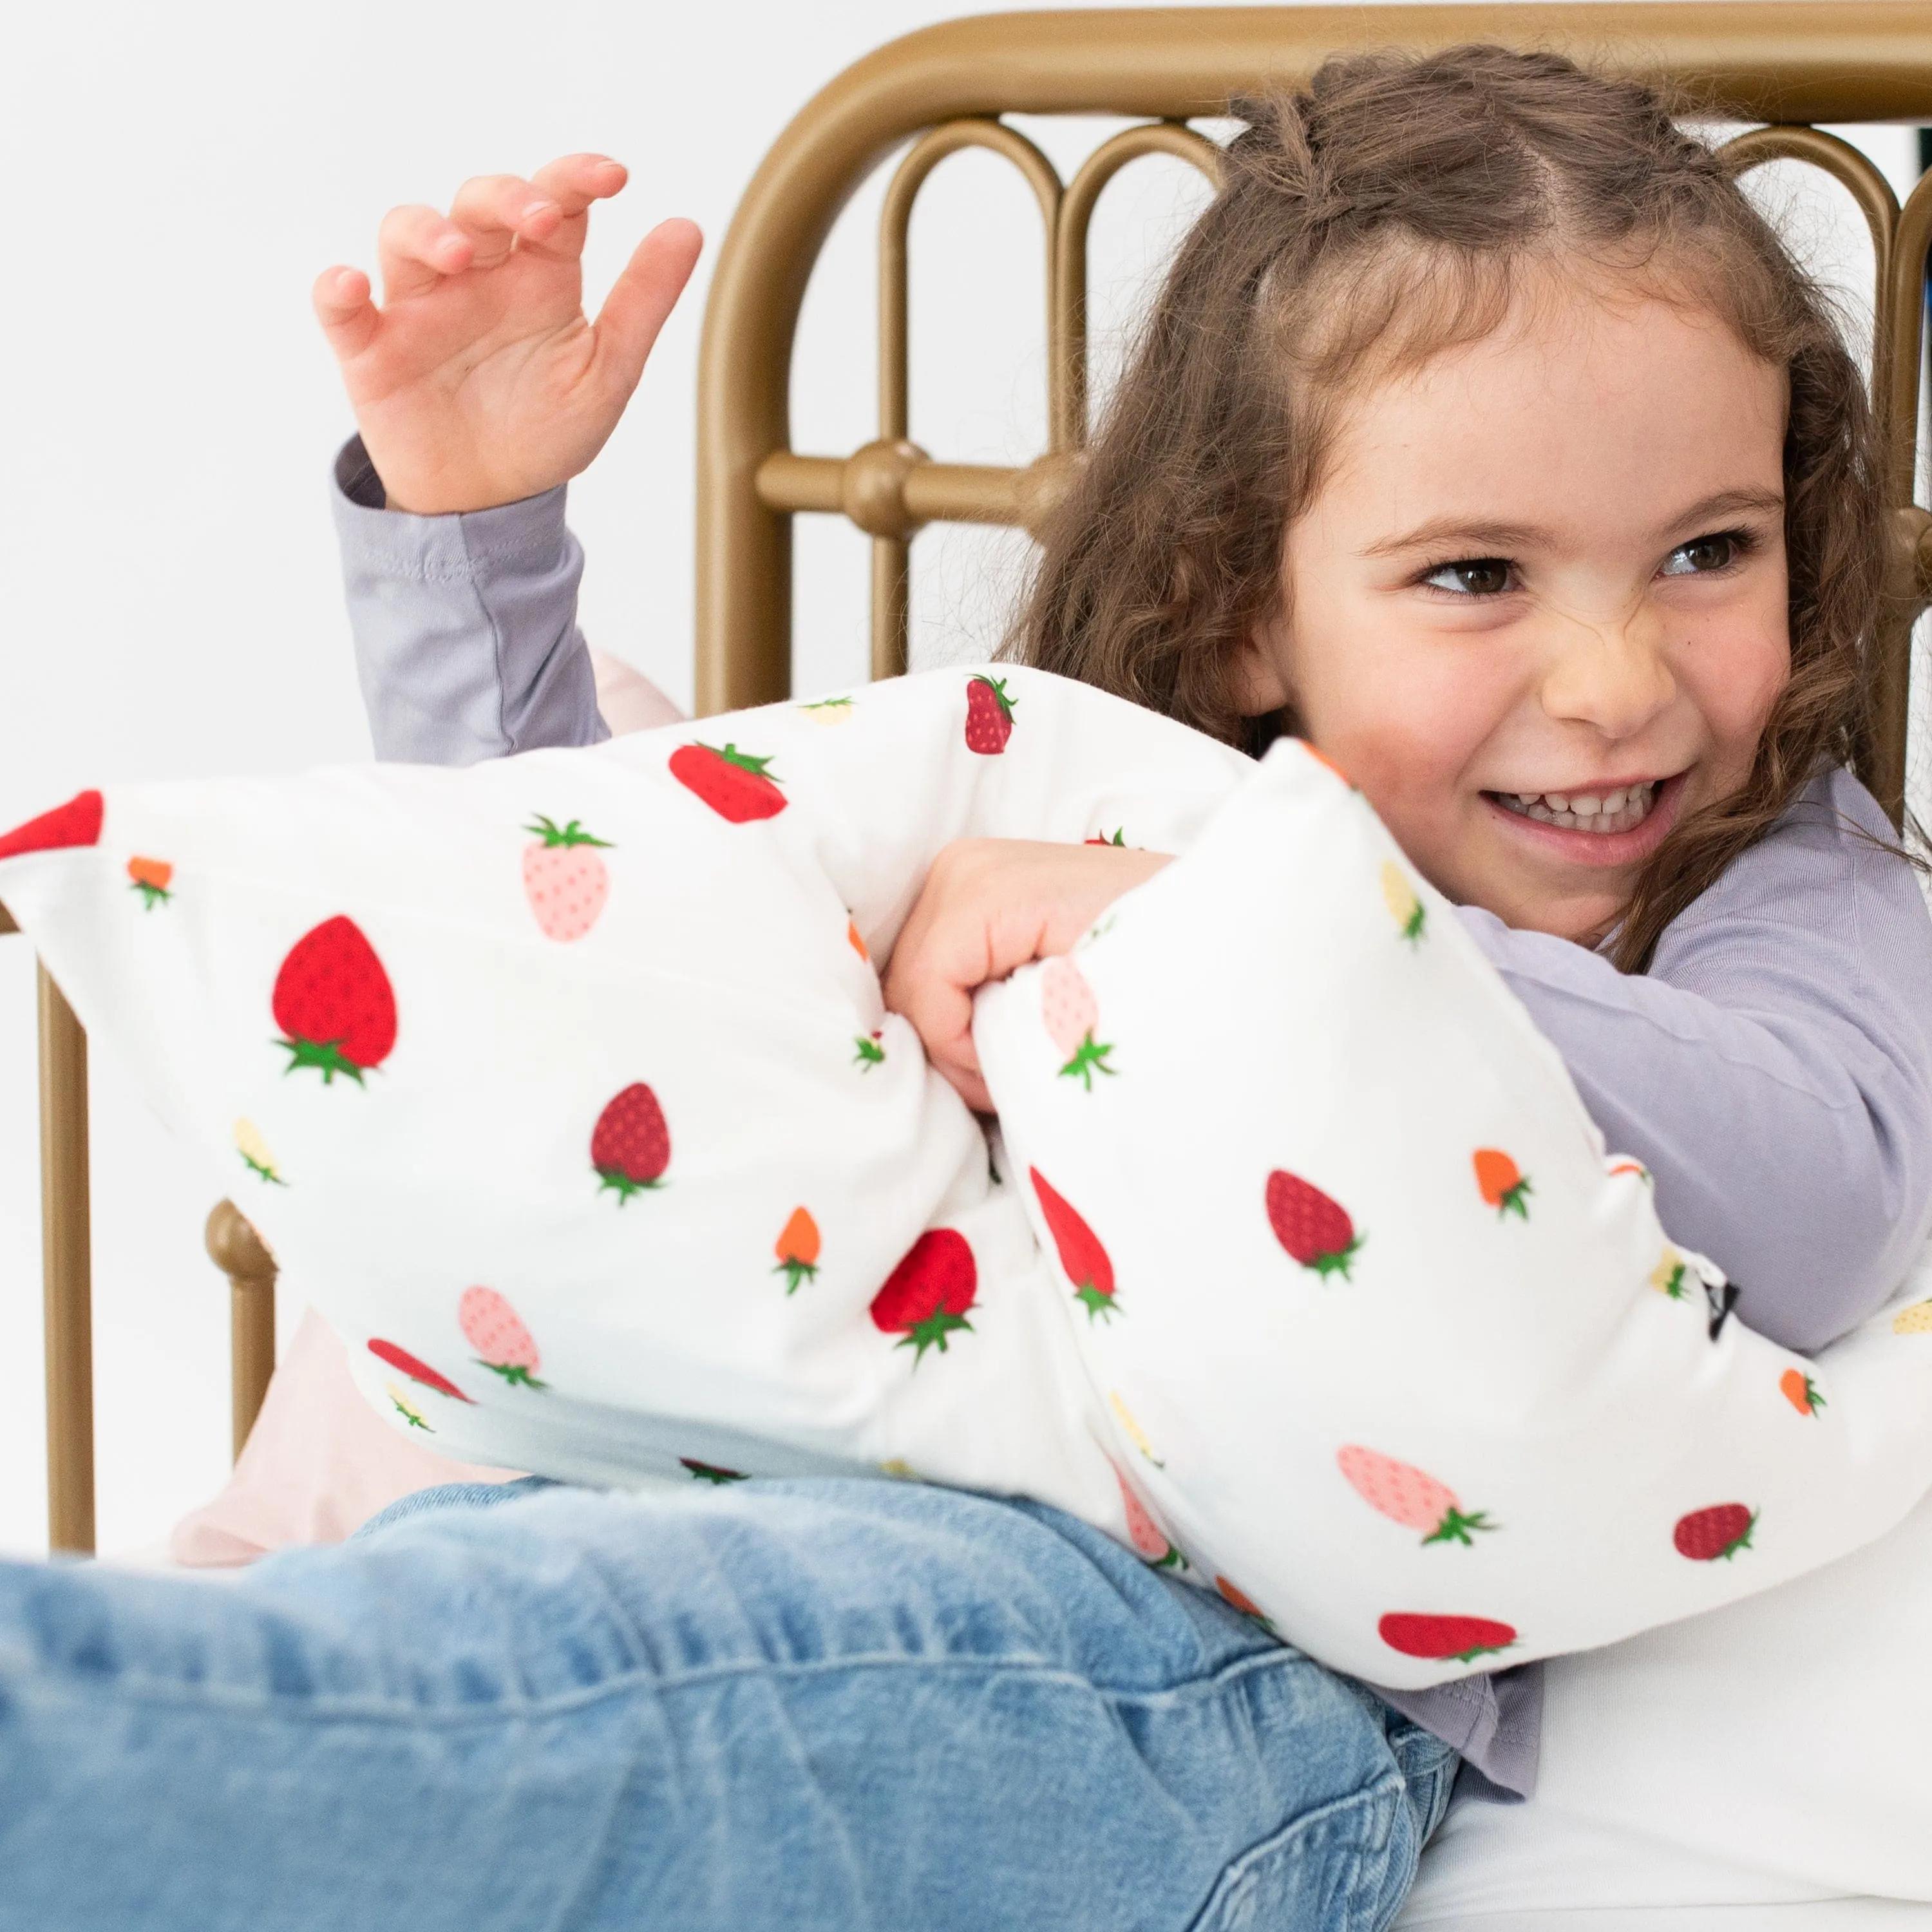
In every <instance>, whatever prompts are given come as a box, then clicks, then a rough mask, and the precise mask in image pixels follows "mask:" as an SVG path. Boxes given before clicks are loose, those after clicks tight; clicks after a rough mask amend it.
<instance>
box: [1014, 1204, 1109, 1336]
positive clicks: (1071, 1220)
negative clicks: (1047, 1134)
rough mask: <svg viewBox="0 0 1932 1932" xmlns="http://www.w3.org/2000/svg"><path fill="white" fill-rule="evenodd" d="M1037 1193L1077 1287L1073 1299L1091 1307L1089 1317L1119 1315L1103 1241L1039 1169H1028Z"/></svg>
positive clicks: (1066, 1270) (1065, 1268)
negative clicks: (1101, 1241) (1102, 1245)
mask: <svg viewBox="0 0 1932 1932" xmlns="http://www.w3.org/2000/svg"><path fill="white" fill-rule="evenodd" d="M1027 1175H1028V1178H1029V1179H1031V1181H1032V1182H1033V1191H1034V1194H1035V1195H1036V1196H1037V1197H1038V1198H1039V1201H1040V1213H1041V1214H1043V1215H1044V1216H1045V1217H1046V1226H1047V1232H1049V1234H1050V1235H1052V1237H1053V1245H1054V1246H1055V1247H1056V1248H1057V1249H1058V1250H1059V1251H1060V1265H1061V1271H1063V1272H1064V1274H1065V1275H1066V1277H1067V1280H1069V1281H1070V1282H1071V1283H1073V1298H1074V1300H1075V1301H1082V1302H1085V1304H1087V1319H1088V1321H1090V1322H1091V1321H1092V1320H1094V1319H1095V1317H1097V1316H1102V1315H1108V1316H1112V1315H1115V1314H1118V1313H1119V1312H1120V1304H1119V1303H1118V1302H1117V1301H1115V1299H1114V1264H1113V1263H1112V1262H1111V1261H1109V1259H1107V1251H1106V1249H1105V1248H1103V1247H1101V1245H1100V1237H1099V1236H1098V1235H1096V1234H1095V1233H1094V1230H1093V1229H1091V1228H1090V1227H1088V1225H1087V1223H1085V1221H1084V1220H1082V1219H1081V1217H1080V1216H1079V1214H1078V1213H1077V1212H1076V1211H1075V1210H1074V1208H1073V1206H1072V1205H1071V1204H1070V1202H1067V1200H1066V1199H1064V1197H1063V1196H1061V1193H1059V1191H1058V1190H1057V1189H1056V1188H1055V1187H1054V1186H1053V1184H1052V1182H1051V1181H1049V1180H1048V1179H1047V1178H1046V1175H1043V1174H1042V1173H1041V1172H1040V1169H1038V1168H1037V1167H1030V1168H1028V1169H1027Z"/></svg>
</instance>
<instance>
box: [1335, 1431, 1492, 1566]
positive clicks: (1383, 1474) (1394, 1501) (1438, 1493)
mask: <svg viewBox="0 0 1932 1932" xmlns="http://www.w3.org/2000/svg"><path fill="white" fill-rule="evenodd" d="M1335 1461H1336V1464H1337V1467H1338V1468H1340V1470H1341V1472H1342V1474H1343V1476H1344V1477H1345V1478H1346V1479H1347V1481H1348V1483H1349V1487H1350V1488H1351V1489H1352V1490H1354V1491H1355V1493H1356V1495H1358V1496H1360V1497H1361V1499H1362V1500H1363V1502H1365V1503H1367V1505H1368V1506H1369V1507H1370V1508H1371V1509H1372V1510H1376V1511H1379V1512H1380V1513H1381V1514H1382V1515H1384V1516H1385V1517H1388V1519H1389V1520H1390V1521H1391V1523H1400V1524H1401V1525H1402V1526H1403V1527H1404V1528H1405V1529H1419V1530H1421V1532H1423V1537H1422V1540H1423V1541H1424V1544H1431V1543H1460V1544H1463V1545H1465V1546H1466V1547H1474V1541H1475V1540H1474V1538H1472V1537H1471V1535H1470V1534H1469V1532H1470V1531H1472V1529H1473V1530H1488V1529H1496V1528H1497V1527H1498V1526H1497V1525H1496V1524H1495V1523H1492V1522H1490V1520H1489V1517H1488V1514H1487V1511H1483V1510H1475V1511H1472V1512H1471V1513H1470V1514H1469V1515H1467V1516H1466V1515H1464V1514H1463V1505H1461V1504H1460V1502H1457V1499H1456V1493H1455V1492H1454V1490H1451V1488H1450V1487H1448V1485H1447V1484H1444V1483H1439V1482H1438V1481H1436V1478H1434V1477H1433V1476H1430V1475H1424V1473H1423V1472H1422V1471H1421V1470H1420V1469H1415V1468H1414V1467H1412V1466H1411V1465H1410V1464H1409V1463H1398V1462H1397V1460H1395V1458H1394V1457H1393V1456H1385V1455H1383V1454H1382V1453H1381V1452H1380V1451H1378V1450H1374V1449H1364V1448H1362V1447H1361V1445H1359V1444H1358V1443H1350V1444H1349V1445H1348V1446H1347V1447H1346V1448H1343V1449H1339V1450H1337V1451H1336V1454H1335Z"/></svg>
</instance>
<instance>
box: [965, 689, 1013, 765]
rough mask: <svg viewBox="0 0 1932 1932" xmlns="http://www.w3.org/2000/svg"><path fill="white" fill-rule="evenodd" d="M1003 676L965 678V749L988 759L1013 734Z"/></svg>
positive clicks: (1003, 745) (1011, 702)
mask: <svg viewBox="0 0 1932 1932" xmlns="http://www.w3.org/2000/svg"><path fill="white" fill-rule="evenodd" d="M1017 703H1019V699H1018V698H1016V697H1008V696H1007V681H1006V679H1004V678H1003V677H987V676H984V675H978V676H973V677H970V678H968V679H967V680H966V748H967V750H968V751H977V752H978V753H980V755H981V756H982V757H989V758H990V757H993V756H994V755H995V754H997V753H998V752H1001V751H1004V750H1005V749H1006V748H1007V739H1009V738H1010V737H1011V736H1013V706H1015V705H1016V704H1017Z"/></svg>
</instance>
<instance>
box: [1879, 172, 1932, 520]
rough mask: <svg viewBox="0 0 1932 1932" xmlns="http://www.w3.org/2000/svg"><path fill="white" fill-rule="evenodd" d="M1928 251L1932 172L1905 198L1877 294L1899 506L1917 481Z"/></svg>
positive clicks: (1931, 227)
mask: <svg viewBox="0 0 1932 1932" xmlns="http://www.w3.org/2000/svg"><path fill="white" fill-rule="evenodd" d="M1928 252H1932V174H1927V175H1924V176H1923V177H1922V178H1921V180H1920V181H1919V183H1918V186H1917V187H1915V188H1914V189H1913V190H1912V192H1911V193H1910V194H1909V196H1906V202H1905V206H1904V208H1903V211H1901V212H1900V215H1899V217H1898V229H1897V234H1896V235H1895V236H1894V237H1893V242H1892V251H1891V281H1890V285H1889V286H1888V287H1886V286H1883V285H1881V287H1880V290H1879V302H1880V303H1881V304H1882V307H1883V309H1884V311H1885V314H1886V315H1887V316H1888V327H1887V328H1886V329H1885V341H1886V344H1887V347H1888V349H1889V351H1890V362H1891V367H1890V368H1889V369H1888V371H1887V372H1886V381H1885V415H1884V417H1883V418H1882V422H1883V425H1884V428H1885V441H1886V446H1887V453H1888V456H1889V458H1890V460H1891V477H1890V479H1889V480H1890V484H1891V488H1890V491H1889V494H1890V496H1891V499H1892V500H1893V502H1897V503H1909V502H1911V500H1912V490H1913V488H1914V487H1915V485H1916V484H1917V482H1918V477H1917V475H1916V473H1915V472H1916V469H1917V463H1916V461H1915V458H1916V457H1917V454H1918V370H1919V363H1920V359H1921V356H1922V354H1923V352H1924V339H1925V338H1924V331H1925V275H1926V257H1927V254H1928Z"/></svg>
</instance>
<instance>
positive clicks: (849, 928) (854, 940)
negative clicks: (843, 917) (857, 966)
mask: <svg viewBox="0 0 1932 1932" xmlns="http://www.w3.org/2000/svg"><path fill="white" fill-rule="evenodd" d="M845 939H846V943H847V944H848V945H849V946H850V947H851V949H852V950H853V952H854V953H857V954H858V956H859V958H860V959H862V960H864V961H865V964H866V965H868V966H869V965H871V963H872V956H871V954H870V953H868V952H867V951H866V950H865V941H864V940H863V939H862V938H860V936H859V922H858V921H857V920H856V919H847V921H846V922H845Z"/></svg>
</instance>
